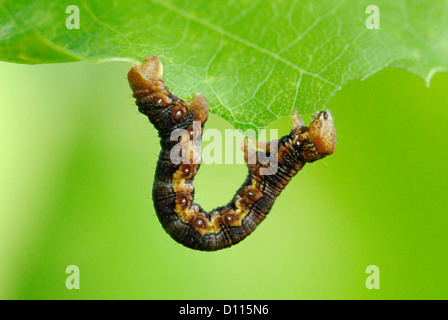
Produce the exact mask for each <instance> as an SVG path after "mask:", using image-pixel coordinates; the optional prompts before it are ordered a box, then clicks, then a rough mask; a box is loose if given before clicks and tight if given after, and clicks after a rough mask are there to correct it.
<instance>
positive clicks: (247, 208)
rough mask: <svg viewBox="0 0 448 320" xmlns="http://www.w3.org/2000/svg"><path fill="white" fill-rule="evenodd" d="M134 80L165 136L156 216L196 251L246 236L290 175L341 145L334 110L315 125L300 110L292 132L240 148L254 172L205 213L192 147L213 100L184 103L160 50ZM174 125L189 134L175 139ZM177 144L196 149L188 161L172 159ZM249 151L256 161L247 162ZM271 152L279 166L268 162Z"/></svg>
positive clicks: (144, 107) (142, 107) (140, 101)
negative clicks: (168, 79) (167, 78)
mask: <svg viewBox="0 0 448 320" xmlns="http://www.w3.org/2000/svg"><path fill="white" fill-rule="evenodd" d="M128 81H129V85H130V87H131V89H132V91H133V97H134V98H135V99H136V101H135V103H136V105H137V106H138V110H139V112H141V113H142V114H144V115H146V116H147V117H148V119H149V121H150V122H151V123H152V124H153V125H154V127H155V128H156V129H157V130H158V134H159V137H160V146H161V151H160V154H159V157H158V161H157V167H156V170H155V176H154V183H153V190H152V197H153V202H154V208H155V211H156V214H157V217H158V219H159V221H160V223H161V224H162V226H163V228H164V229H165V231H166V232H167V233H168V234H169V235H170V236H171V237H172V238H173V239H174V240H176V241H177V242H179V243H181V244H182V245H184V246H186V247H189V248H192V249H196V250H203V251H215V250H220V249H223V248H227V247H230V246H232V245H234V244H237V243H238V242H240V241H241V240H243V239H244V238H246V237H247V236H248V235H249V234H251V233H252V232H253V231H254V230H255V228H256V227H257V226H258V225H259V224H260V223H261V222H262V221H263V220H264V218H265V217H266V215H267V214H268V213H269V211H270V210H271V208H272V206H273V205H274V202H275V200H276V198H277V197H278V196H279V195H280V193H281V191H282V190H283V189H284V188H285V186H286V185H287V184H288V182H289V181H290V180H291V178H292V177H294V176H295V175H296V173H297V172H298V171H300V170H301V169H302V168H303V166H304V165H305V164H306V163H307V162H313V161H316V160H319V159H322V158H324V157H326V156H328V155H331V154H332V153H333V152H334V151H335V148H336V131H335V126H334V123H333V119H332V116H331V114H330V113H329V112H327V111H321V112H317V113H316V114H315V115H314V116H313V119H312V121H311V123H310V125H309V127H307V126H306V125H305V123H304V121H303V119H302V117H301V116H298V115H297V113H296V112H294V113H293V115H292V121H293V127H292V130H291V132H290V133H289V134H288V135H285V136H284V137H282V138H280V139H278V140H273V141H270V142H267V143H264V144H263V143H258V144H256V147H257V148H254V147H250V144H249V141H248V139H245V141H244V143H243V145H242V150H243V151H244V158H245V160H246V163H247V167H248V171H249V172H248V175H247V177H246V179H245V181H244V182H243V184H242V186H241V187H240V188H239V189H238V190H237V191H236V194H235V195H234V197H233V199H232V200H231V201H230V202H229V203H228V204H226V205H224V206H221V207H218V208H216V209H214V210H212V211H210V212H205V211H204V210H203V209H202V208H201V206H200V205H199V204H197V203H195V202H194V187H193V180H194V177H195V175H196V174H197V172H198V170H199V167H200V161H196V160H197V157H198V155H197V153H195V152H191V150H192V149H193V148H191V146H192V144H193V142H194V141H197V140H198V139H199V141H200V138H201V137H202V132H203V129H204V124H205V122H206V121H207V118H208V113H209V104H208V102H207V100H206V99H205V97H204V96H203V95H201V94H195V95H194V99H193V100H192V101H190V102H185V101H183V100H182V99H180V98H178V97H176V96H175V95H173V94H172V93H171V92H170V91H169V89H168V88H167V87H166V86H165V84H164V80H163V66H162V63H161V61H160V60H159V58H157V57H156V56H151V57H149V58H148V59H146V61H145V62H143V63H142V64H141V65H135V66H133V67H132V68H131V69H130V71H129V73H128ZM195 124H198V125H196V126H195ZM174 130H180V132H183V133H182V134H180V136H179V137H178V139H175V140H174V141H173V139H172V138H171V137H172V132H173V131H174ZM176 145H177V146H178V145H181V146H182V147H185V146H187V147H190V148H189V149H188V148H187V149H186V150H189V151H187V152H184V155H185V154H187V156H186V157H184V158H183V159H186V160H190V161H181V162H180V163H179V162H178V161H172V155H173V150H174V147H175V146H176ZM182 150H184V149H182ZM182 150H181V151H182ZM181 151H175V152H174V154H175V155H179V154H178V153H179V152H181ZM251 155H252V156H253V157H252V160H253V159H255V160H254V161H248V160H249V158H250V156H251ZM272 155H275V157H274V159H275V164H276V166H271V165H272V163H265V161H262V160H263V159H266V157H271V158H272ZM199 156H200V155H199ZM273 162H274V161H273ZM270 167H274V168H275V170H270Z"/></svg>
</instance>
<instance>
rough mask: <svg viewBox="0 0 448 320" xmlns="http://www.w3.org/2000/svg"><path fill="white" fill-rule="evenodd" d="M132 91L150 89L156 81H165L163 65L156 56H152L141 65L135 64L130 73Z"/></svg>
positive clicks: (129, 79)
mask: <svg viewBox="0 0 448 320" xmlns="http://www.w3.org/2000/svg"><path fill="white" fill-rule="evenodd" d="M128 81H129V85H130V87H131V89H132V91H134V92H136V91H140V90H148V89H150V88H151V87H152V86H153V83H154V81H161V82H163V65H162V62H161V61H160V59H159V58H158V57H156V56H151V57H149V58H148V59H146V61H145V62H143V63H142V64H141V65H139V66H133V67H132V68H131V70H130V71H129V73H128Z"/></svg>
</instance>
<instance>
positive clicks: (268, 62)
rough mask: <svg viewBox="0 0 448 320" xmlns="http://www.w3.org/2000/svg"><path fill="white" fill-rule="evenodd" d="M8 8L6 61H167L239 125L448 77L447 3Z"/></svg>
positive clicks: (189, 90) (2, 39) (177, 85)
mask: <svg viewBox="0 0 448 320" xmlns="http://www.w3.org/2000/svg"><path fill="white" fill-rule="evenodd" d="M70 4H72V5H76V6H78V7H79V10H80V28H79V29H67V28H66V19H67V17H69V16H70V14H69V13H66V7H67V6H68V3H67V2H66V1H60V0H55V1H51V2H48V3H47V4H46V6H43V5H42V4H40V3H39V2H35V1H9V0H8V1H3V2H0V60H3V61H10V62H16V63H27V64H38V63H60V62H72V61H82V60H85V61H92V62H101V61H109V60H124V61H129V62H131V63H139V62H141V61H143V60H144V59H145V58H146V57H148V56H150V55H157V56H159V58H160V59H161V60H162V62H163V64H164V70H165V79H166V81H167V85H168V87H169V88H170V89H171V91H172V92H173V93H175V94H176V95H178V96H180V97H182V98H184V99H185V100H190V99H191V98H192V97H193V93H195V92H200V93H202V94H204V95H205V96H206V98H207V100H208V101H209V103H210V107H211V112H213V113H214V114H216V115H219V116H221V117H223V118H225V119H227V120H228V121H230V122H231V123H232V124H233V125H234V126H235V127H236V128H238V129H248V128H251V129H258V128H262V127H265V126H267V125H268V124H269V123H270V122H271V121H273V120H275V119H278V118H279V117H282V116H286V115H290V114H291V113H292V112H293V111H294V110H295V109H296V110H297V111H298V112H299V113H312V112H314V111H315V110H319V109H323V108H325V105H326V103H327V102H328V100H329V99H330V98H331V97H332V96H333V95H334V94H335V93H336V92H337V90H339V89H340V88H341V87H342V86H343V85H344V84H345V83H347V82H348V81H351V80H354V79H364V78H365V77H367V76H369V75H372V74H373V73H375V72H377V71H379V70H381V69H383V68H387V67H395V68H401V69H404V70H407V71H410V72H412V73H414V74H416V75H419V76H421V77H422V78H423V79H425V81H426V82H427V84H429V82H430V80H431V77H432V76H433V75H434V74H435V73H436V72H438V71H446V70H448V1H447V0H443V1H439V0H434V1H431V2H428V1H426V2H425V1H405V0H394V1H390V0H381V1H375V5H376V6H378V8H379V10H380V20H379V21H380V28H379V29H368V28H367V27H366V19H367V18H368V17H369V16H370V14H369V13H366V8H367V7H368V6H369V5H370V4H372V3H371V1H358V0H353V1H348V0H346V1H341V0H337V1H336V0H331V1H329V0H327V1H324V0H319V1H314V0H302V1H299V0H296V1H294V0H292V1H272V0H244V1H240V0H233V1H223V0H214V1H212V0H195V1H163V0H151V1H147V0H146V1H142V0H136V1H135V0H133V1H129V0H124V1H113V2H112V1H111V2H107V1H99V0H89V1H87V0H85V1H73V2H70Z"/></svg>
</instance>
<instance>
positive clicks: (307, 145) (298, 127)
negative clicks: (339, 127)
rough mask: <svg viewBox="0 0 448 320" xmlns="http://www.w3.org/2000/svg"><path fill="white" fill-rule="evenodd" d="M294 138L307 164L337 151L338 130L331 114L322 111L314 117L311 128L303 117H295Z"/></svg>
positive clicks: (295, 115)
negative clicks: (306, 124)
mask: <svg viewBox="0 0 448 320" xmlns="http://www.w3.org/2000/svg"><path fill="white" fill-rule="evenodd" d="M292 119H293V122H294V127H293V130H292V134H293V136H295V137H296V139H297V142H296V143H295V145H296V146H298V147H299V148H298V150H297V151H299V153H300V155H301V156H302V158H303V159H304V160H305V161H306V162H312V161H315V160H318V159H322V158H324V157H326V156H329V155H331V154H332V153H333V152H334V151H335V149H336V129H335V127H334V123H333V118H332V117H331V114H330V112H328V111H320V112H317V113H316V114H315V115H314V116H313V120H312V121H311V123H310V126H309V127H306V126H305V123H304V122H303V120H302V118H301V117H298V116H297V114H294V115H293V118H292Z"/></svg>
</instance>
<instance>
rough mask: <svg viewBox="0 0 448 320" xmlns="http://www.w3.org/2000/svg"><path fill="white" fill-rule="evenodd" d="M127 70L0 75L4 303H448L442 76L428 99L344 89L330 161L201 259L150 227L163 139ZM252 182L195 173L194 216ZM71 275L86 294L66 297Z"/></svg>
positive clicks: (390, 75) (308, 171)
mask: <svg viewBox="0 0 448 320" xmlns="http://www.w3.org/2000/svg"><path fill="white" fill-rule="evenodd" d="M129 67H130V65H129V64H127V63H123V62H110V63H104V64H89V63H68V64H59V65H58V64H56V65H39V66H26V65H16V64H9V63H0V75H1V76H0V103H1V106H0V147H1V149H0V156H1V157H0V298H3V299H112V298H113V299H442V298H443V299H447V298H448V275H447V273H446V270H447V267H448V257H447V249H448V236H447V226H448V215H447V211H448V210H447V209H448V205H447V197H448V194H447V189H448V188H447V187H448V183H447V181H448V169H447V167H446V159H447V156H448V149H447V128H448V74H446V73H445V74H437V75H436V76H435V77H434V78H433V80H432V83H431V86H430V87H429V88H428V87H426V86H425V84H424V81H423V80H422V79H420V78H418V77H415V76H413V75H412V74H409V73H406V72H403V71H399V70H383V71H381V72H379V73H378V74H375V75H373V76H371V77H369V78H367V79H366V80H364V81H356V82H352V83H350V84H348V85H347V86H344V87H343V89H342V90H341V91H340V92H338V93H337V94H336V96H335V97H334V98H333V99H332V100H331V101H330V103H329V104H328V109H330V110H331V111H332V113H333V116H334V118H335V123H336V128H337V133H338V147H337V150H336V153H335V154H334V155H332V156H331V157H329V158H326V159H325V160H324V161H319V162H316V163H315V164H308V165H307V166H305V168H304V170H303V171H301V172H300V173H299V174H298V175H297V176H296V178H294V179H293V180H292V182H291V184H290V185H289V186H288V188H287V189H286V190H285V191H284V193H283V194H282V195H281V196H280V197H279V198H278V200H277V203H276V204H275V206H274V208H273V210H272V211H271V213H270V214H269V216H268V217H267V219H266V220H265V221H264V222H263V223H262V224H261V225H260V226H259V227H258V229H257V230H256V231H255V232H254V233H253V234H252V235H250V236H249V237H248V238H247V239H246V240H244V241H243V242H241V243H240V244H238V245H236V246H234V247H231V248H229V249H225V250H222V251H218V252H211V253H208V252H198V251H193V250H191V249H188V248H185V247H183V246H181V245H179V244H177V243H176V242H174V241H173V240H172V239H171V238H170V237H169V236H168V235H167V234H166V233H165V232H164V230H163V229H162V227H161V226H160V224H159V222H158V219H157V217H156V215H155V212H154V209H153V205H152V200H151V186H152V179H153V175H154V169H155V164H156V158H157V154H158V152H159V146H158V139H157V133H156V131H155V130H154V129H153V128H152V126H151V125H150V124H149V123H148V120H147V119H146V118H145V117H144V116H142V115H140V114H139V113H138V111H137V108H136V106H135V105H134V101H133V99H132V97H131V90H130V89H129V87H128V83H127V80H126V74H127V71H128V69H129ZM192 94H193V93H192ZM312 111H313V110H310V114H311V112H312ZM310 114H307V116H308V119H309V116H310ZM290 125H291V122H290V120H289V119H283V120H281V121H277V122H275V123H273V124H272V125H271V127H272V128H280V129H281V133H282V134H283V133H286V132H288V131H289V127H290ZM207 128H218V129H220V130H224V129H226V128H227V129H230V128H231V126H230V125H229V124H228V123H227V122H226V121H224V120H222V119H220V118H218V117H215V116H211V117H210V119H209V121H208V122H207ZM245 175H246V169H245V166H244V165H203V166H202V168H201V170H200V172H199V174H198V176H197V179H196V183H195V186H196V190H197V192H196V201H197V202H199V203H200V204H201V205H202V206H203V207H204V208H205V209H212V208H214V207H216V206H218V205H222V204H224V203H227V202H228V201H229V200H230V199H231V197H232V196H233V194H234V192H235V190H236V188H237V187H238V186H239V185H240V184H241V183H242V181H243V179H244V177H245ZM72 264H74V265H77V266H78V267H79V268H80V286H81V288H80V289H79V290H68V289H67V288H66V287H65V280H66V277H67V276H68V275H67V274H66V273H65V268H66V267H67V266H68V265H72ZM369 265H377V266H378V267H379V269H380V289H378V290H368V289H367V288H366V286H365V280H366V278H367V276H368V274H366V273H365V270H366V267H367V266H369Z"/></svg>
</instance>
